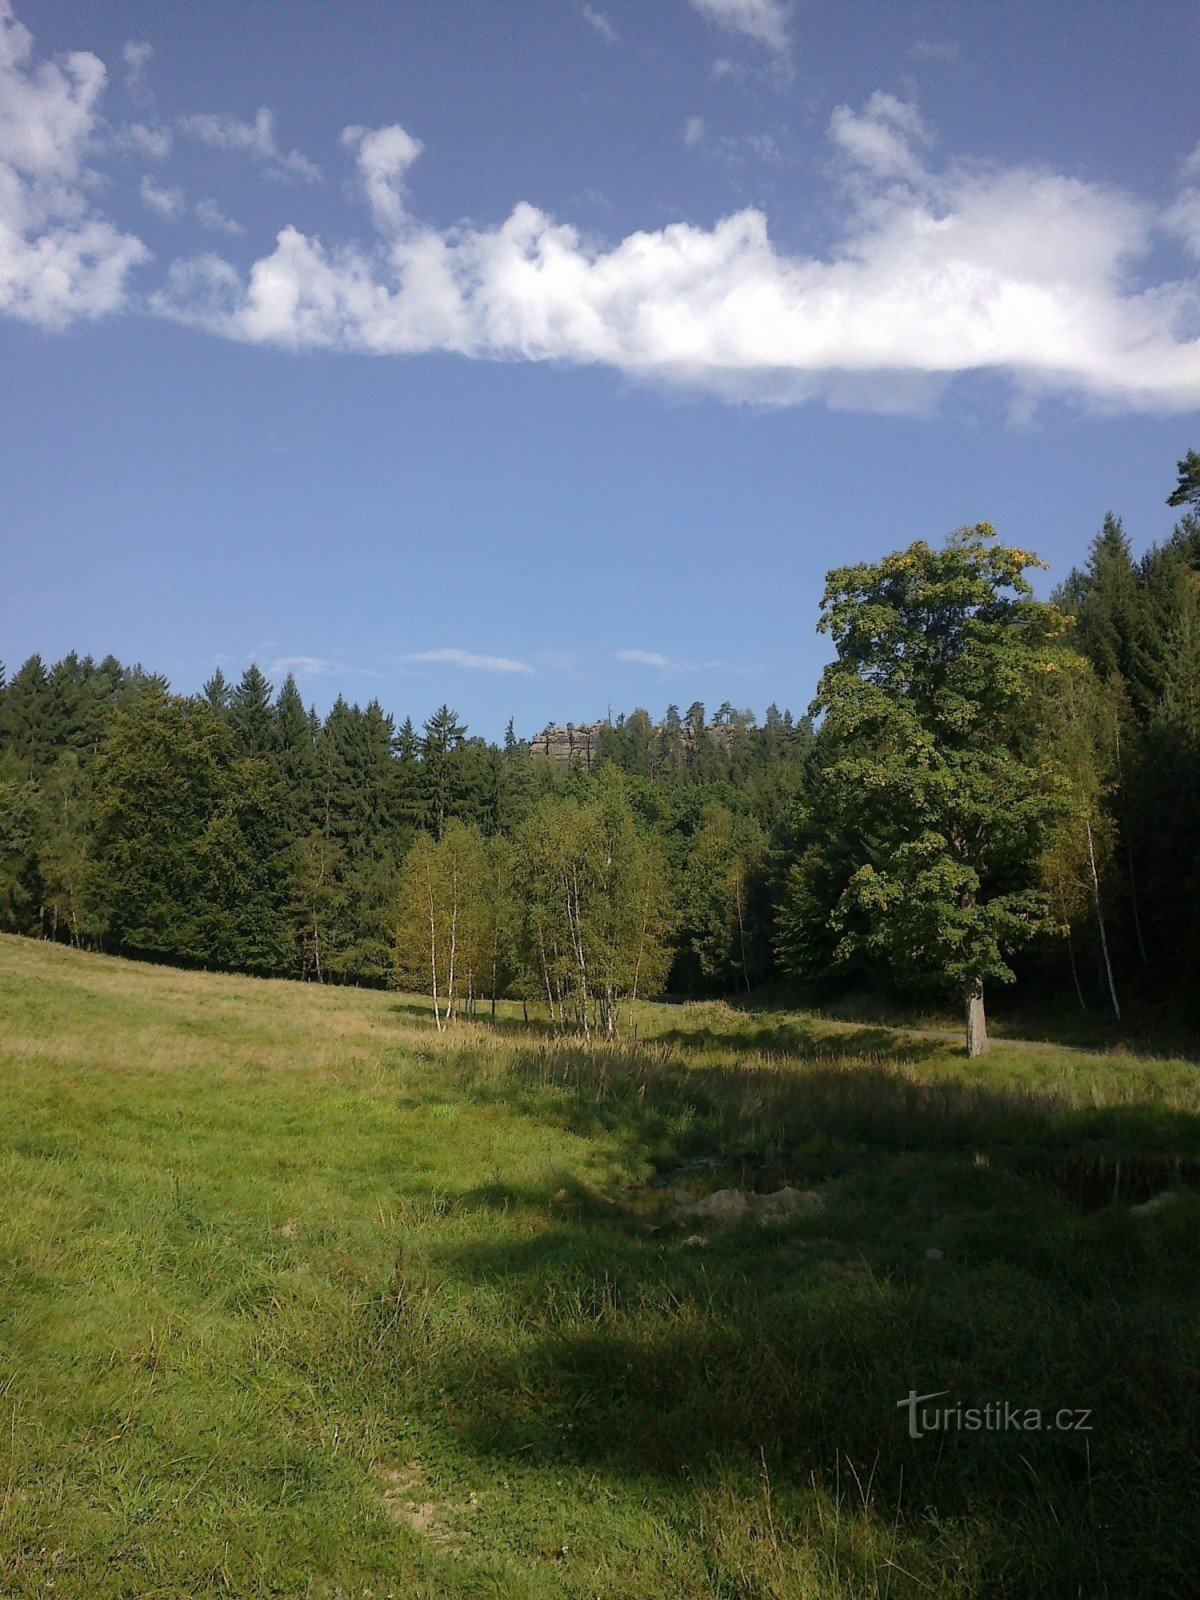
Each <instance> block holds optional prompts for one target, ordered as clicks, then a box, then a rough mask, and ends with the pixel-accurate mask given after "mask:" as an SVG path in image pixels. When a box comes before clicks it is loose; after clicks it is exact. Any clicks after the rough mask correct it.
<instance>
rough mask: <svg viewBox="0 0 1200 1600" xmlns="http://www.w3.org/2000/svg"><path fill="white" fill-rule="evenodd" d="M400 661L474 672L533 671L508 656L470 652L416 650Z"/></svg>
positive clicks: (521, 662) (522, 662)
mask: <svg viewBox="0 0 1200 1600" xmlns="http://www.w3.org/2000/svg"><path fill="white" fill-rule="evenodd" d="M401 659H402V660H404V661H412V662H415V663H428V664H429V665H432V666H450V667H466V668H468V669H469V670H471V671H474V672H532V671H533V668H532V667H531V666H530V665H529V664H528V662H525V661H513V660H510V658H509V657H508V656H477V655H474V654H473V653H472V652H471V651H470V650H417V651H414V652H413V653H412V654H411V655H407V656H403V657H402V658H401Z"/></svg>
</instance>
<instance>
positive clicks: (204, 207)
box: [196, 200, 245, 233]
mask: <svg viewBox="0 0 1200 1600" xmlns="http://www.w3.org/2000/svg"><path fill="white" fill-rule="evenodd" d="M196 219H197V221H198V222H199V223H200V226H201V227H202V228H207V229H208V231H209V232H210V233H244V232H245V229H244V228H243V227H242V225H241V223H240V222H235V221H234V220H233V218H232V217H227V216H226V215H225V213H224V212H223V211H222V210H221V208H220V206H219V205H218V204H217V202H216V201H215V200H197V201H196Z"/></svg>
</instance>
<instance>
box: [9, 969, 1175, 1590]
mask: <svg viewBox="0 0 1200 1600" xmlns="http://www.w3.org/2000/svg"><path fill="white" fill-rule="evenodd" d="M635 1030H636V1041H635ZM0 1068H2V1071H0V1181H3V1183H4V1186H5V1192H6V1194H7V1196H8V1202H9V1203H8V1205H7V1206H6V1207H5V1210H4V1214H3V1218H2V1219H0V1274H2V1275H3V1285H4V1292H3V1295H2V1297H0V1457H2V1459H0V1593H3V1594H4V1596H5V1597H6V1600H7V1597H9V1596H13V1597H25V1596H32V1595H35V1594H36V1595H39V1596H43V1595H45V1594H46V1593H54V1594H55V1595H58V1596H64V1595H66V1596H75V1595H78V1596H81V1597H83V1596H86V1597H88V1600H93V1597H96V1600H117V1597H125V1596H129V1595H154V1596H179V1597H183V1596H188V1597H191V1596H209V1595H212V1596H216V1595H229V1594H236V1595H239V1596H258V1595H263V1596H288V1597H293V1596H298V1595H305V1596H314V1597H315V1596H330V1597H332V1596H334V1595H338V1594H340V1595H342V1596H346V1597H349V1596H356V1597H361V1600H367V1597H368V1596H370V1597H372V1600H379V1597H382V1596H386V1595H389V1594H391V1595H395V1596H403V1597H405V1600H410V1597H423V1596H454V1597H473V1596H484V1595H488V1596H495V1595H498V1594H502V1595H504V1596H506V1597H516V1600H523V1597H528V1600H542V1597H547V1600H548V1597H550V1596H555V1597H558V1596H571V1597H576V1596H577V1597H580V1600H582V1597H584V1596H589V1597H590V1596H600V1595H602V1596H605V1597H621V1600H626V1597H627V1600H634V1597H637V1600H646V1597H648V1596H656V1595H662V1596H670V1597H672V1600H693V1597H694V1600H700V1597H701V1596H703V1597H706V1600H707V1597H711V1596H721V1597H723V1600H765V1597H771V1600H810V1597H811V1600H818V1597H819V1600H849V1597H855V1600H858V1597H866V1596H871V1597H884V1596H887V1597H901V1596H914V1597H915V1596H928V1595H931V1594H935V1595H937V1596H939V1600H956V1597H968V1596H971V1597H974V1596H997V1595H998V1596H1013V1597H1018V1596H1020V1597H1025V1596H1033V1595H1037V1596H1039V1597H1043V1596H1044V1597H1052V1596H1057V1595H1062V1596H1066V1595H1071V1596H1078V1595H1080V1594H1086V1595H1088V1596H1112V1597H1113V1600H1116V1597H1121V1600H1126V1597H1131V1600H1138V1597H1145V1600H1150V1597H1158V1596H1164V1597H1165V1596H1177V1595H1179V1594H1182V1593H1187V1592H1189V1591H1190V1588H1191V1587H1192V1573H1193V1571H1194V1563H1195V1558H1196V1555H1197V1550H1196V1534H1195V1529H1196V1528H1197V1526H1200V1519H1198V1518H1197V1511H1198V1510H1200V1507H1198V1506H1197V1488H1196V1485H1197V1481H1198V1480H1197V1474H1196V1465H1197V1461H1196V1440H1197V1438H1200V1399H1198V1396H1200V1386H1198V1385H1197V1382H1196V1378H1197V1371H1196V1367H1197V1358H1196V1343H1195V1328H1196V1325H1197V1313H1198V1312H1200V1285H1198V1282H1197V1276H1196V1272H1195V1267H1194V1252H1195V1242H1194V1241H1195V1238H1196V1232H1197V1225H1198V1223H1200V1201H1198V1199H1197V1196H1196V1195H1195V1193H1194V1192H1193V1188H1194V1184H1195V1180H1196V1176H1197V1173H1200V1083H1198V1081H1197V1077H1196V1072H1195V1068H1194V1067H1193V1066H1192V1065H1191V1064H1190V1063H1188V1062H1186V1061H1183V1060H1166V1059H1156V1058H1152V1057H1147V1056H1138V1057H1133V1056H1126V1055H1121V1054H1115V1053H1106V1054H1089V1053H1086V1052H1083V1051H1079V1050H1064V1049H1061V1048H1058V1047H1055V1046H1051V1045H1044V1044H1038V1043H1029V1042H1022V1043H1017V1042H1012V1043H1000V1044H998V1045H997V1047H996V1049H995V1050H994V1053H993V1055H992V1056H991V1057H989V1058H988V1059H987V1061H986V1063H984V1064H982V1065H980V1064H978V1063H971V1064H968V1063H967V1062H966V1061H964V1060H963V1059H962V1057H961V1055H960V1053H959V1052H958V1051H957V1050H956V1049H955V1048H954V1046H953V1045H952V1044H950V1043H949V1042H947V1041H945V1040H943V1039H942V1038H940V1037H937V1036H928V1035H923V1034H921V1033H918V1032H914V1031H912V1030H904V1029H893V1028H889V1027H887V1026H884V1025H883V1024H882V1023H880V1022H877V1021H876V1022H871V1023H869V1024H858V1025H856V1024H852V1023H849V1022H845V1021H842V1020H839V1019H834V1018H828V1017H821V1016H817V1015H813V1014H804V1013H796V1012H785V1011H782V1010H775V1011H772V1012H770V1013H769V1014H766V1013H762V1014H756V1013H754V1012H752V1011H747V1010H744V1009H742V1008H734V1007H730V1006H725V1005H721V1004H715V1003H705V1004H699V1005H694V1006H683V1007H679V1006H670V1007H668V1006H639V1007H637V1008H636V1010H635V1012H634V1015H633V1017H632V1018H631V1019H630V1020H629V1024H628V1026H627V1027H626V1034H625V1040H624V1042H623V1043H621V1044H618V1045H616V1046H613V1047H606V1046H600V1045H596V1046H591V1047H587V1048H584V1047H581V1046H580V1045H578V1044H574V1043H566V1042H563V1041H556V1040H555V1039H553V1037H552V1036H551V1035H550V1034H549V1032H548V1030H547V1028H546V1027H545V1025H544V1023H543V1022H541V1021H540V1020H539V1019H538V1018H537V1017H536V1016H535V1017H534V1018H533V1019H532V1022H531V1024H530V1025H529V1026H526V1025H525V1024H524V1023H523V1022H522V1021H521V1020H520V1017H519V1013H518V1008H516V1007H511V1006H505V1007H501V1012H500V1016H499V1018H498V1021H497V1025H496V1026H495V1027H494V1028H493V1027H491V1026H489V1025H487V1024H485V1023H482V1022H481V1023H475V1024H463V1025H460V1026H457V1027H455V1028H454V1029H452V1030H450V1031H449V1032H448V1033H446V1034H445V1035H439V1034H437V1032H436V1030H434V1028H433V1026H432V1018H431V1015H430V1013H429V1011H428V1009H427V1007H426V1006H425V1005H424V1004H423V1003H422V1002H421V1001H420V1000H418V999H414V998H412V997H398V996H395V995H388V994H381V993H375V992H370V991H356V990H333V989H322V988H318V987H315V986H304V985H299V984H289V983H279V982H275V983H265V982H257V981H255V980H250V979H243V978H236V977H226V976H214V975H206V974H202V973H182V972H178V971H174V970H171V969H167V968H154V967H146V966H133V965H131V964H128V963H123V962H120V961H116V960H112V959H108V958H103V957H96V956H85V955H80V954H78V953H75V952H71V951H67V950H63V949H60V948H57V947H53V946H44V945H38V944H35V943H32V942H27V941H20V940H15V939H7V938H2V939H0ZM786 1182H791V1183H795V1184H797V1185H799V1186H802V1187H806V1188H815V1189H817V1190H818V1191H819V1192H820V1194H821V1196H822V1199H823V1202H824V1204H823V1207H822V1208H821V1209H820V1210H812V1211H805V1212H803V1213H801V1214H798V1215H797V1216H795V1217H794V1218H792V1219H791V1220H789V1221H785V1222H780V1223H777V1224H774V1225H771V1226H761V1225H758V1224H756V1223H753V1222H743V1223H740V1224H738V1225H736V1226H734V1227H729V1228H725V1229H721V1228H715V1227H714V1228H709V1229H707V1230H702V1232H701V1233H700V1234H695V1235H694V1234H690V1233H689V1232H688V1230H687V1229H685V1228H682V1227H680V1228H671V1227H669V1226H668V1227H665V1228H662V1227H659V1228H657V1231H653V1232H652V1231H649V1230H650V1228H651V1226H655V1227H657V1223H652V1222H651V1221H650V1220H648V1219H650V1218H651V1217H652V1216H653V1217H654V1218H658V1217H659V1216H660V1214H661V1212H662V1210H663V1206H664V1205H666V1204H667V1202H666V1201H665V1197H666V1196H667V1195H669V1193H670V1192H671V1190H672V1188H673V1186H675V1185H677V1184H678V1185H684V1186H686V1187H688V1188H689V1189H690V1190H691V1191H693V1192H702V1191H703V1190H705V1189H713V1188H719V1187H730V1186H746V1187H754V1188H773V1187H777V1186H779V1185H781V1184H783V1183H786ZM1162 1188H1169V1189H1170V1190H1171V1191H1172V1193H1173V1199H1172V1202H1171V1203H1168V1204H1164V1205H1162V1206H1160V1207H1159V1208H1157V1209H1152V1210H1150V1211H1148V1212H1139V1211H1138V1210H1137V1209H1136V1207H1137V1205H1138V1204H1139V1203H1141V1202H1142V1201H1143V1200H1144V1199H1146V1198H1149V1197H1150V1196H1152V1195H1154V1194H1156V1193H1158V1191H1159V1190H1160V1189H1162ZM564 1195H565V1200H564V1199H563V1198H562V1197H563V1196H564ZM651 1202H652V1204H651ZM655 1208H657V1209H655ZM931 1252H932V1253H931ZM910 1390H916V1391H917V1392H918V1393H926V1392H930V1391H935V1390H944V1391H947V1394H946V1402H945V1403H947V1404H954V1403H961V1404H962V1405H963V1406H971V1405H977V1406H982V1405H984V1404H986V1403H988V1402H995V1403H1000V1404H1003V1402H1005V1401H1008V1402H1010V1403H1011V1404H1013V1405H1015V1406H1017V1407H1019V1408H1020V1409H1021V1411H1022V1412H1025V1411H1026V1410H1027V1409H1028V1408H1030V1407H1040V1408H1041V1410H1042V1411H1043V1413H1044V1414H1045V1415H1046V1416H1047V1417H1048V1418H1053V1416H1054V1415H1055V1413H1056V1412H1057V1411H1058V1410H1059V1409H1060V1408H1063V1407H1070V1408H1072V1410H1088V1411H1090V1413H1091V1418H1090V1424H1091V1425H1090V1429H1089V1431H1087V1432H1075V1431H1073V1430H1043V1431H1040V1432H1032V1431H1028V1430H1014V1429H1011V1428H1010V1429H1007V1430H1003V1429H996V1430H990V1431H978V1432H970V1431H967V1430H966V1429H957V1430H955V1429H951V1430H946V1431H936V1432H933V1433H930V1434H928V1435H927V1436H925V1437H923V1438H918V1439H913V1438H910V1437H909V1434H908V1430H907V1424H906V1414H905V1412H904V1411H903V1410H900V1409H898V1408H897V1402H899V1401H901V1400H903V1398H904V1397H905V1396H906V1395H907V1394H908V1392H909V1391H910Z"/></svg>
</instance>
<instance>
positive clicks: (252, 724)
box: [229, 662, 274, 756]
mask: <svg viewBox="0 0 1200 1600" xmlns="http://www.w3.org/2000/svg"><path fill="white" fill-rule="evenodd" d="M272 692H273V691H272V689H271V685H270V684H269V683H268V682H267V680H266V678H265V676H264V675H263V673H262V671H261V670H260V668H259V666H258V664H257V663H256V662H251V663H250V665H249V666H248V667H247V668H246V670H245V672H243V673H242V678H241V682H240V683H239V684H238V686H237V688H236V689H235V690H234V691H233V694H232V695H231V697H230V701H229V725H230V727H231V728H232V729H233V732H234V737H235V739H236V740H237V742H238V746H239V748H240V750H241V752H242V754H243V755H247V756H265V755H267V754H268V753H269V751H270V749H271V746H272V743H273V739H272V734H273V727H272V724H273V720H274V719H273V717H272V714H271V695H272Z"/></svg>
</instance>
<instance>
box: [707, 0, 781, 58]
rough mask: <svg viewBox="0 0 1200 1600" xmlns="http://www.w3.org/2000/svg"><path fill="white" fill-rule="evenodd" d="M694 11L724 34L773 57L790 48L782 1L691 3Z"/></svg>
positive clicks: (712, 0) (722, 0)
mask: <svg viewBox="0 0 1200 1600" xmlns="http://www.w3.org/2000/svg"><path fill="white" fill-rule="evenodd" d="M691 4H692V7H693V9H694V10H696V11H698V12H699V13H700V15H701V16H702V17H707V18H708V20H709V21H710V22H715V23H716V25H717V26H718V27H719V28H724V29H725V31H726V32H727V33H740V34H742V35H744V36H745V37H746V38H747V39H753V40H754V41H755V43H757V44H761V45H765V46H766V48H767V49H768V50H773V51H775V53H776V54H777V55H781V56H786V55H787V54H788V51H789V50H790V48H791V41H790V40H789V38H788V31H787V24H788V16H789V14H790V12H791V7H790V6H788V5H784V4H783V3H782V0H691Z"/></svg>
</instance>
